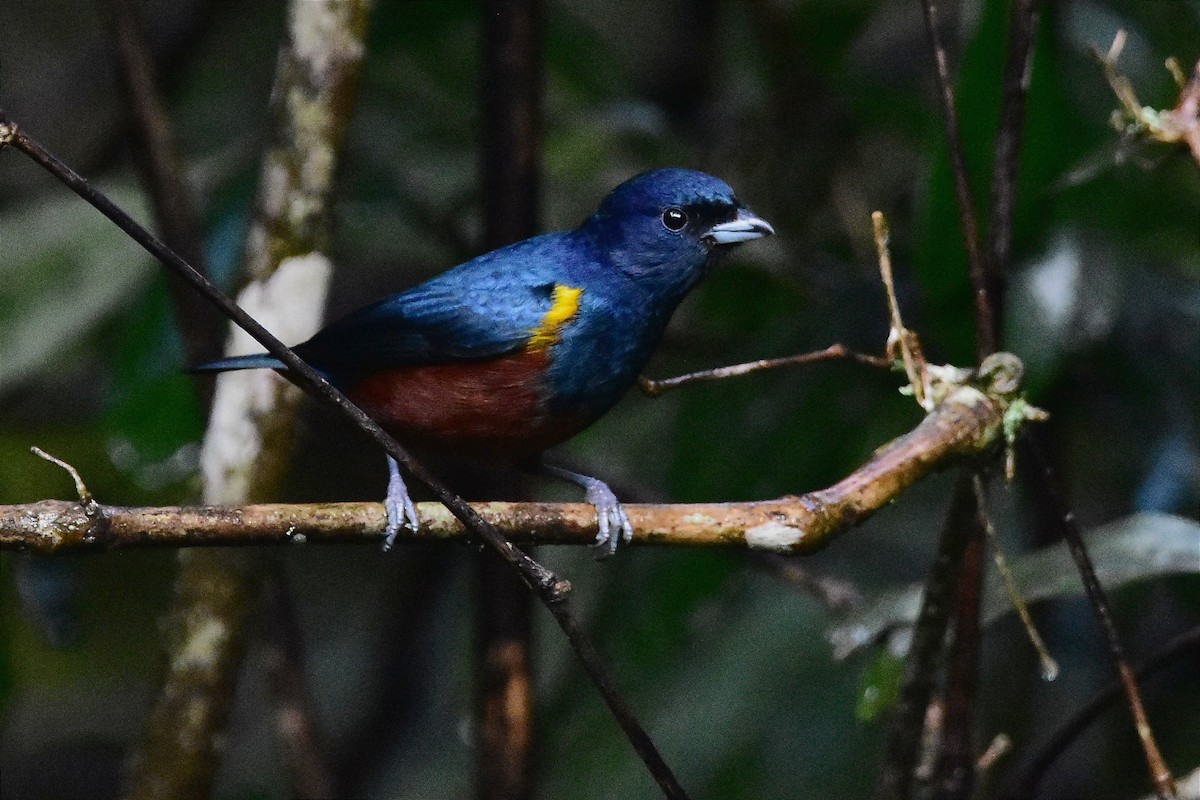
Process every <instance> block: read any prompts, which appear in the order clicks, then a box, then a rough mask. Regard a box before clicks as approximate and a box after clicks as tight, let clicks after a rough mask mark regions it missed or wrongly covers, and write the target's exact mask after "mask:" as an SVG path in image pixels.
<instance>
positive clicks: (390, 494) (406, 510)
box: [383, 456, 418, 551]
mask: <svg viewBox="0 0 1200 800" xmlns="http://www.w3.org/2000/svg"><path fill="white" fill-rule="evenodd" d="M387 465H388V488H387V497H386V498H384V501H383V505H384V507H386V508H387V531H386V534H387V535H386V537H385V538H384V540H383V549H384V550H385V551H386V550H391V549H392V545H393V544H395V543H396V535H397V534H398V533H400V526H401V525H407V526H408V527H409V528H412V532H413V533H416V532H417V524H418V523H417V507H416V506H415V505H413V501H412V498H411V497H409V495H408V487H407V486H405V485H404V478H402V477H400V465H399V464H397V463H396V459H394V458H392V457H391V456H388V457H387Z"/></svg>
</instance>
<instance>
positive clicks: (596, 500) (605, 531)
mask: <svg viewBox="0 0 1200 800" xmlns="http://www.w3.org/2000/svg"><path fill="white" fill-rule="evenodd" d="M587 501H588V502H589V503H591V504H592V505H594V506H595V507H596V524H597V526H598V527H599V529H600V530H599V532H598V533H597V534H596V543H595V544H594V545H593V547H595V548H597V549H598V550H600V551H601V552H600V555H601V557H604V556H611V555H613V554H614V553H616V552H617V545H618V544H619V543H620V542H622V541H624V542H625V543H626V544H629V543H630V542H631V541H633V525H631V524H630V523H629V516H628V515H627V514H626V513H625V509H624V508H623V507H622V506H621V503H620V502H619V501H618V500H617V496H616V495H615V494H613V492H612V489H609V488H608V485H607V484H605V483H604V482H603V481H599V480H596V479H592V482H591V483H589V484H588V485H587Z"/></svg>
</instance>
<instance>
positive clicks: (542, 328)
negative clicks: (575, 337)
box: [525, 283, 583, 350]
mask: <svg viewBox="0 0 1200 800" xmlns="http://www.w3.org/2000/svg"><path fill="white" fill-rule="evenodd" d="M582 294H583V289H576V288H575V287H573V286H564V285H563V284H561V283H558V284H555V285H554V295H553V297H552V298H551V301H550V310H549V311H547V312H546V316H544V317H542V321H541V323H540V324H539V325H538V326H537V327H536V328H534V329H533V332H532V334H531V335H530V337H529V342H528V343H527V344H526V345H525V347H526V348H527V349H529V350H544V349H546V348H547V347H549V346H550V345H552V344H554V343H555V342H557V341H558V334H559V332H560V331H561V330H562V326H563V325H565V324H566V323H567V322H568V321H569V320H570V319H571V317H573V316H575V314H576V312H578V311H579V296H580V295H582Z"/></svg>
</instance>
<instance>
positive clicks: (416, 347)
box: [296, 235, 570, 373]
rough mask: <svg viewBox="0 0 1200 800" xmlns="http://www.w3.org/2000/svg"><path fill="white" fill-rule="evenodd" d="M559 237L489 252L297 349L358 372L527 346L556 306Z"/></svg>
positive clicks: (564, 252)
mask: <svg viewBox="0 0 1200 800" xmlns="http://www.w3.org/2000/svg"><path fill="white" fill-rule="evenodd" d="M561 239H562V237H561V235H550V236H542V237H538V238H536V239H530V240H526V241H524V242H520V243H518V244H516V245H512V246H510V247H507V248H503V249H501V250H497V251H494V252H491V253H487V254H485V255H483V256H480V257H479V258H476V259H474V260H472V261H468V262H467V263H465V264H463V265H461V266H459V267H456V268H455V269H452V270H450V271H449V272H446V273H444V274H442V275H439V276H437V277H436V278H433V279H431V280H429V281H426V282H425V283H423V284H420V285H419V286H416V287H413V288H412V289H409V290H408V291H406V292H402V293H400V294H397V295H393V296H392V297H388V298H386V299H384V300H380V301H379V302H377V303H374V304H372V305H369V306H367V307H365V308H363V309H360V310H359V311H356V312H354V313H352V314H350V315H349V316H347V317H343V318H342V319H340V320H338V321H336V322H334V323H332V324H330V325H329V326H328V327H326V328H324V329H323V330H321V331H320V332H319V333H318V334H317V335H316V336H314V337H313V338H311V339H309V340H308V341H307V342H305V343H304V344H302V345H300V346H299V347H297V348H296V351H297V352H298V353H299V354H300V355H301V357H303V358H304V359H305V360H307V361H309V362H310V363H312V364H313V365H314V366H317V367H319V368H321V369H323V370H326V371H329V372H334V373H339V372H355V371H360V370H378V369H381V368H383V369H386V368H389V367H402V366H420V365H424V364H437V363H445V362H453V361H473V360H480V359H487V358H494V357H496V356H500V355H503V354H505V353H509V352H513V351H515V350H519V349H521V348H522V347H524V346H525V345H526V344H527V343H529V341H530V338H531V337H532V336H533V334H534V332H535V331H536V330H538V327H539V325H540V324H541V323H542V321H543V319H544V318H545V316H546V314H547V312H548V311H549V310H550V309H551V307H552V306H553V303H554V292H555V286H556V285H557V284H558V283H559V282H558V281H556V280H555V275H556V274H561V264H562V260H563V258H569V257H570V252H569V250H570V248H569V245H568V244H567V243H564V242H562V241H561Z"/></svg>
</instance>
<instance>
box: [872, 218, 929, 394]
mask: <svg viewBox="0 0 1200 800" xmlns="http://www.w3.org/2000/svg"><path fill="white" fill-rule="evenodd" d="M871 231H872V233H873V235H874V237H875V250H876V253H877V254H878V255H879V276H880V279H881V280H882V281H883V288H884V291H886V292H887V301H888V318H889V319H890V320H891V325H890V327H889V329H888V339H887V347H886V351H887V355H888V358H893V357H894V354H895V352H896V351H897V350H899V351H900V360H901V361H902V362H903V364H904V373H905V375H907V376H908V385H909V387H910V388H911V389H912V394H913V399H914V400H916V401H917V405H919V406H920V407H921V408H923V409H925V410H926V411H929V410H931V409H932V408H933V407H934V405H936V403H937V401H936V400H935V399H934V398H933V397H932V392H931V391H930V375H929V370H928V368H927V365H926V363H925V356H924V355H923V354H922V353H921V343H920V340H918V339H917V335H916V334H915V333H913V332H912V331H910V330H909V329H908V328H906V327H904V319H903V318H902V317H901V315H900V301H899V300H898V299H897V298H896V279H895V276H894V275H893V274H892V251H891V248H890V247H889V246H888V240H889V238H890V237H891V232H890V231H889V230H888V224H887V219H886V218H885V217H884V216H883V212H881V211H874V212H872V213H871Z"/></svg>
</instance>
